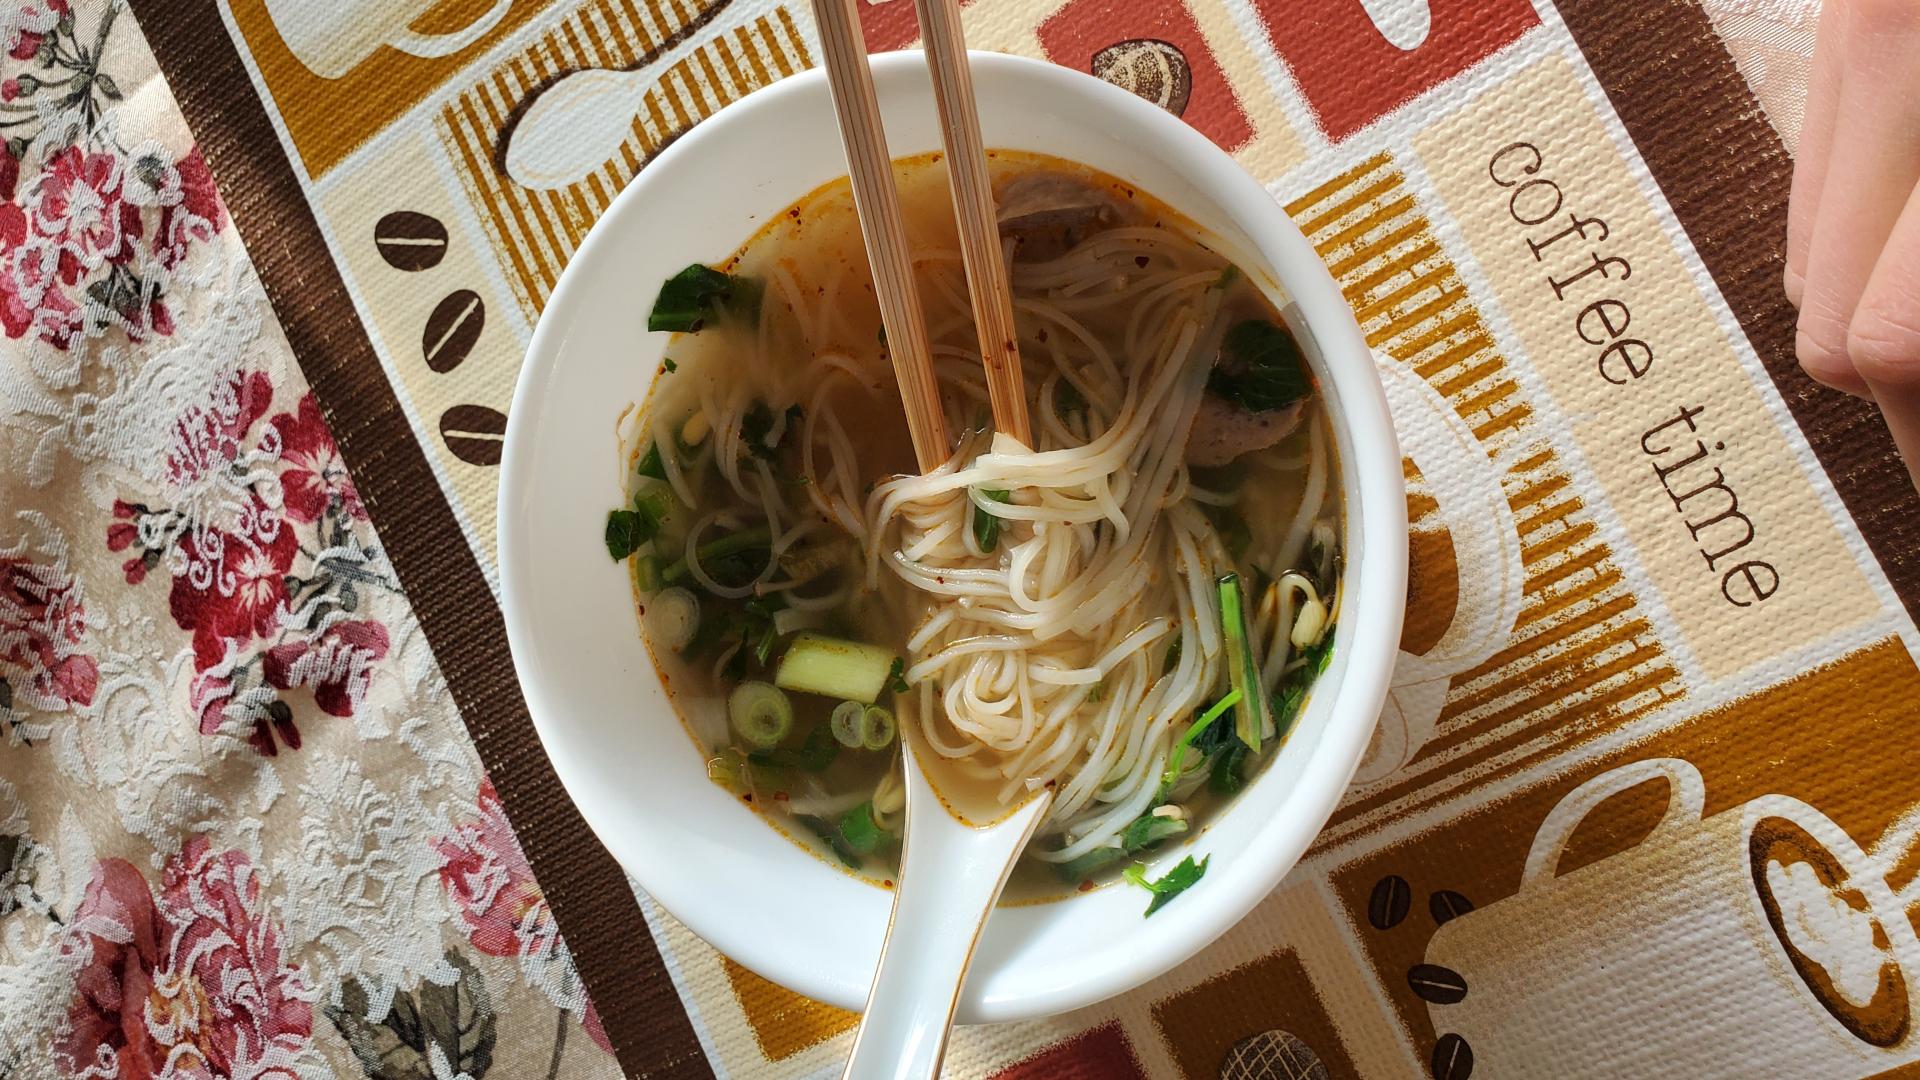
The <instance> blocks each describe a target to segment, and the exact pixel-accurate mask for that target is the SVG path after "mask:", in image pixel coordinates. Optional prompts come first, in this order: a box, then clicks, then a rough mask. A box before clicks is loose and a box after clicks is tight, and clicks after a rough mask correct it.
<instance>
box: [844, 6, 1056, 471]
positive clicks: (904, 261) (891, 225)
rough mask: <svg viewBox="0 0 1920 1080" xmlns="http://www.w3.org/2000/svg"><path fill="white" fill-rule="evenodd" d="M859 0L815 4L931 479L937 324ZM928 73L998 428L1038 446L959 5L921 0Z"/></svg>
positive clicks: (937, 444) (897, 371)
mask: <svg viewBox="0 0 1920 1080" xmlns="http://www.w3.org/2000/svg"><path fill="white" fill-rule="evenodd" d="M858 2H859V0H813V13H814V18H815V19H816V21H818V23H819V24H820V42H821V47H822V49H823V51H824V52H825V53H826V62H827V63H826V66H827V82H828V84H829V85H830V86H831V87H832V89H833V105H834V111H835V113H836V114H837V115H838V117H839V120H840V135H841V138H842V139H843V140H844V141H845V143H846V148H847V173H848V175H849V176H850V177H851V178H852V184H853V205H854V209H855V211H856V212H857V213H858V214H859V216H860V231H861V233H862V235H863V236H864V238H865V240H866V246H867V260H868V261H869V262H870V263H872V264H873V287H874V292H875V294H877V295H878V297H879V300H880V321H881V325H883V326H885V327H886V331H887V346H888V348H889V349H890V350H891V352H892V356H893V369H894V375H895V377H896V378H897V379H898V380H899V383H900V400H901V403H902V404H903V405H904V406H905V407H906V411H907V429H908V431H909V432H910V433H911V434H912V436H913V450H914V455H915V456H916V457H917V458H918V459H919V462H920V471H922V472H927V471H929V470H931V469H933V468H934V467H935V466H937V465H939V464H940V463H941V462H943V461H945V460H946V459H947V456H948V454H949V453H951V450H952V447H951V443H950V442H949V441H948V436H947V424H946V416H945V412H944V410H942V408H941V406H940V388H939V385H938V384H937V382H936V381H935V378H934V373H933V353H932V350H931V349H930V348H929V346H928V343H927V323H926V316H925V312H924V310H923V309H922V308H921V305H920V294H919V291H918V289H917V288H915V286H914V282H913V258H912V254H911V253H910V252H909V251H908V250H907V230H906V225H905V223H904V222H903V221H902V220H901V216H900V192H899V190H898V188H896V187H895V185H894V180H893V159H892V157H891V156H890V155H889V154H888V153H887V136H886V132H885V131H883V130H882V128H881V123H880V103H879V100H878V99H877V97H876V96H875V94H874V89H873V72H872V70H871V69H870V68H869V67H868V66H867V52H866V48H865V46H864V45H863V43H862V42H861V38H860V16H859V12H858V11H857V9H856V7H855V5H856V4H857V3H858ZM914 10H915V12H916V14H917V15H918V16H919V20H920V36H921V38H922V43H923V47H924V49H925V51H926V56H927V65H928V67H929V68H930V69H931V70H932V72H933V89H934V100H935V102H936V103H937V104H938V105H939V109H940V133H941V139H942V141H943V142H944V143H945V146H946V154H947V173H948V176H949V177H950V178H951V180H952V184H953V202H954V208H955V214H956V216H957V217H958V219H959V225H960V254H961V257H962V260H963V261H964V264H965V266H966V274H967V292H968V295H969V296H970V297H971V298H972V301H973V318H974V322H975V324H976V325H977V326H978V327H979V331H980V356H981V359H982V361H983V362H984V363H985V365H986V369H987V392H988V397H989V398H990V399H991V401H992V403H993V421H994V428H995V429H996V430H997V431H1000V432H1002V433H1004V434H1007V435H1011V436H1013V437H1014V438H1016V439H1018V440H1020V442H1021V443H1022V444H1025V445H1028V446H1031V445H1032V443H1033V437H1032V431H1031V429H1030V426H1029V422H1028V418H1027V395H1026V389H1025V387H1024V385H1023V384H1022V382H1021V378H1020V352H1019V349H1018V347H1017V343H1016V340H1015V334H1014V328H1013V293H1012V289H1011V288H1010V286H1009V285H1008V283H1007V268H1006V264H1005V263H1004V262H1002V261H1001V248H1000V230H999V223H998V220H997V218H996V215H995V212H994V205H993V185H992V182H991V180H990V179H989V177H988V175H987V155H986V150H985V148H984V146H983V145H982V143H981V140H980V116H979V113H978V112H977V111H975V108H974V101H973V74H972V71H971V69H969V67H968V66H967V46H966V41H965V40H964V39H963V37H962V35H961V31H960V5H959V0H914Z"/></svg>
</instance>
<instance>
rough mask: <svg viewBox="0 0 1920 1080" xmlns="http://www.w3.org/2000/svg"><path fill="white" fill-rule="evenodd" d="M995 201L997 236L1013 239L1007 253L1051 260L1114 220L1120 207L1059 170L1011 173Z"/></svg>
mask: <svg viewBox="0 0 1920 1080" xmlns="http://www.w3.org/2000/svg"><path fill="white" fill-rule="evenodd" d="M997 201H998V202H999V206H1000V235H1001V236H1003V237H1012V238H1013V240H1014V255H1013V257H1014V258H1015V259H1019V260H1021V261H1024V262H1045V261H1047V260H1049V259H1057V258H1059V257H1060V256H1062V255H1065V254H1066V253H1067V252H1069V251H1071V250H1073V246H1074V245H1075V244H1078V243H1079V242H1080V241H1081V240H1084V239H1086V237H1087V236H1088V235H1089V234H1091V233H1094V232H1098V231H1099V230H1101V229H1104V228H1106V227H1108V226H1110V225H1112V224H1114V223H1115V222H1117V221H1118V220H1119V219H1120V206H1119V204H1118V203H1117V202H1116V201H1115V200H1114V199H1113V197H1112V196H1110V195H1108V194H1107V193H1106V192H1104V191H1101V190H1099V189H1098V188H1095V187H1092V186H1090V185H1088V184H1085V183H1082V182H1081V181H1079V180H1077V179H1075V178H1073V177H1070V176H1062V175H1060V174H1059V173H1051V172H1032V173H1026V174H1024V175H1022V176H1018V177H1015V178H1014V179H1012V180H1010V181H1008V182H1007V185H1006V186H1005V187H1004V188H1002V189H1001V190H1000V193H999V195H998V197H997Z"/></svg>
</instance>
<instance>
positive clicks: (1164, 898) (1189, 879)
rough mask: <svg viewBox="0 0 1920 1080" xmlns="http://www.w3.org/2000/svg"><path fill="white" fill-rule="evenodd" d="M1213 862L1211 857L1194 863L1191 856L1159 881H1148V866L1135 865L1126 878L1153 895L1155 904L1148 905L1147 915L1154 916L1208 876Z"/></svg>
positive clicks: (1181, 861)
mask: <svg viewBox="0 0 1920 1080" xmlns="http://www.w3.org/2000/svg"><path fill="white" fill-rule="evenodd" d="M1211 861H1213V856H1211V855H1209V856H1207V857H1206V858H1204V859H1201V860H1200V861H1199V862H1194V861H1193V856H1191V855H1189V856H1187V857H1186V858H1184V859H1181V860H1180V865H1178V866H1176V867H1174V868H1173V869H1171V870H1169V871H1167V876H1165V877H1163V878H1161V879H1160V880H1158V881H1148V880H1147V867H1146V864H1144V863H1134V864H1133V865H1132V866H1129V867H1127V870H1126V878H1127V880H1128V881H1131V882H1133V883H1134V884H1135V885H1138V886H1140V887H1141V888H1143V889H1145V890H1147V891H1148V892H1150V893H1152V894H1153V902H1152V903H1150V904H1148V905H1147V914H1148V915H1152V914H1153V913H1154V912H1156V911H1159V910H1160V909H1161V908H1163V907H1165V906H1167V903H1168V901H1170V900H1172V899H1173V898H1174V897H1176V896H1179V895H1180V894H1181V893H1183V892H1186V891H1187V890H1188V889H1191V888H1193V886H1194V884H1195V883H1196V882H1198V881H1199V880H1200V879H1201V878H1202V877H1203V876H1205V875H1206V872H1207V863H1209V862H1211Z"/></svg>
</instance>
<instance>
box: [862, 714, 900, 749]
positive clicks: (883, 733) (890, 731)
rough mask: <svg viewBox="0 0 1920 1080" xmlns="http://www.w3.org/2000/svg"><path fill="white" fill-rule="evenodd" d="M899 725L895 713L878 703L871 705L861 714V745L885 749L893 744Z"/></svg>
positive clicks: (868, 747)
mask: <svg viewBox="0 0 1920 1080" xmlns="http://www.w3.org/2000/svg"><path fill="white" fill-rule="evenodd" d="M897 730H899V725H898V724H897V723H896V722H895V721H894V719H893V714H892V713H890V712H888V711H887V710H885V709H883V708H881V707H880V706H878V705H869V706H867V707H866V709H865V710H864V711H863V712H862V713H861V714H860V745H862V746H864V747H866V748H867V749H869V750H885V749H886V748H887V747H889V746H892V745H893V736H894V733H895V732H896V731H897Z"/></svg>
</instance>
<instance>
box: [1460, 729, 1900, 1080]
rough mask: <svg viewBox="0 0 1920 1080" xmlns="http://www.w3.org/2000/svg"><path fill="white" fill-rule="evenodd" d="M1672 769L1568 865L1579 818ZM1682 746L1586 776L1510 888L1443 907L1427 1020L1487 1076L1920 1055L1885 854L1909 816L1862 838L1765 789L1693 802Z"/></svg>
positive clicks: (1726, 1070) (1550, 819)
mask: <svg viewBox="0 0 1920 1080" xmlns="http://www.w3.org/2000/svg"><path fill="white" fill-rule="evenodd" d="M1656 778H1660V779H1664V780H1665V781H1666V784H1667V807H1666V812H1665V814H1664V815H1663V817H1662V819H1661V821H1660V823H1659V824H1658V825H1657V826H1656V827H1655V828H1654V829H1653V831H1652V832H1651V833H1650V834H1649V835H1648V836H1647V837H1646V838H1645V839H1643V840H1641V841H1640V842H1639V843H1638V844H1636V845H1635V846H1633V847H1631V848H1628V849H1627V850H1625V851H1622V852H1619V853H1617V854H1614V855H1611V856H1608V857H1607V858H1604V859H1601V860H1600V861H1598V862H1595V863H1592V864H1589V865H1587V866H1582V867H1580V868H1578V869H1575V870H1572V871H1571V872H1567V873H1562V872H1561V870H1560V861H1561V857H1562V855H1563V854H1564V852H1565V850H1566V847H1567V842H1568V841H1569V840H1570V839H1571V838H1572V836H1573V833H1574V831H1575V829H1576V828H1577V827H1578V826H1579V825H1580V823H1581V822H1582V821H1584V820H1586V818H1587V816H1588V815H1589V814H1590V813H1591V812H1592V811H1593V810H1594V809H1595V808H1596V807H1598V806H1599V805H1600V804H1601V803H1602V802H1605V801H1606V800H1607V799H1608V798H1609V797H1610V796H1612V795H1615V794H1617V793H1619V792H1622V791H1625V790H1627V789H1628V788H1631V787H1633V786H1635V785H1637V784H1640V783H1642V782H1644V781H1648V780H1653V779H1656ZM1704 802H1705V787H1704V784H1703V783H1702V781H1701V778H1700V774H1699V772H1698V771H1697V770H1695V769H1694V767H1693V766H1692V765H1690V764H1688V763H1687V762H1685V761H1682V760H1679V759H1677V758H1654V759H1649V760H1644V761H1636V762H1633V763H1631V764H1628V765H1624V766H1621V767H1620V768H1617V769H1614V770H1612V771H1610V772H1607V773H1603V774H1601V775H1599V776H1596V777H1594V778H1592V779H1590V780H1588V781H1587V782H1586V783H1584V784H1582V785H1580V786H1579V787H1578V788H1575V789H1574V790H1573V791H1572V792H1570V793H1569V794H1568V795H1567V796H1566V797H1565V798H1564V799H1562V800H1561V801H1560V803H1559V805H1557V806H1555V807H1554V809H1553V810H1552V811H1551V812H1550V813H1548V814H1547V816H1546V819H1545V820H1544V821H1543V822H1542V824H1541V826H1540V830H1539V832H1538V834H1537V835H1536V836H1535V838H1534V843H1533V847H1532V850H1531V851H1530V852H1529V853H1528V855H1527V861H1526V866H1525V869H1524V870H1523V872H1522V874H1521V880H1520V887H1519V889H1518V891H1517V892H1516V893H1515V894H1514V895H1513V896H1510V897H1507V898H1505V899H1503V900H1499V901H1497V902H1495V903H1492V904H1488V905H1486V906H1485V907H1482V908H1479V909H1477V910H1475V911H1472V912H1469V913H1468V914H1466V915H1463V916H1461V917H1459V918H1457V919H1453V920H1451V921H1449V922H1448V923H1446V924H1445V925H1444V926H1442V927H1441V928H1440V929H1439V931H1438V932H1437V933H1435V935H1434V937H1433V940H1432V941H1431V942H1429V943H1428V946H1427V953H1426V958H1427V961H1428V962H1429V963H1430V964H1432V965H1436V966H1438V967H1441V968H1445V969H1447V970H1448V971H1449V972H1452V973H1455V974H1457V976H1458V977H1459V980H1460V981H1461V982H1462V983H1463V984H1464V987H1465V989H1464V992H1463V993H1462V994H1460V995H1459V996H1458V997H1452V996H1451V995H1449V998H1450V1000H1449V1001H1447V1002H1446V1003H1444V1004H1443V1003H1439V1002H1430V1003H1429V1005H1428V1015H1429V1016H1430V1017H1431V1019H1432V1021H1433V1025H1434V1029H1435V1031H1436V1033H1437V1034H1441V1035H1456V1036H1458V1037H1460V1038H1462V1039H1464V1040H1465V1042H1466V1044H1467V1045H1469V1046H1471V1048H1472V1052H1473V1056H1474V1059H1475V1060H1476V1061H1477V1062H1479V1063H1480V1064H1481V1065H1482V1066H1483V1067H1484V1068H1485V1069H1486V1070H1487V1072H1488V1074H1489V1075H1497V1076H1554V1075H1576V1074H1579V1075H1609V1076H1633V1075H1662V1076H1724V1075H1738V1074H1742V1073H1743V1071H1744V1070H1745V1069H1746V1068H1747V1067H1749V1066H1752V1065H1754V1064H1756V1063H1764V1071H1765V1072H1766V1074H1767V1075H1774V1076H1793V1077H1824V1076H1834V1077H1854V1076H1862V1075H1866V1074H1868V1073H1871V1072H1876V1071H1880V1070H1884V1069H1887V1068H1891V1067H1893V1066H1895V1065H1899V1064H1901V1063H1904V1062H1908V1061H1912V1060H1916V1059H1920V1046H1917V1045H1916V1044H1917V1043H1920V1040H1917V1039H1916V1038H1915V1036H1914V1033H1913V1028H1914V1005H1915V999H1916V996H1917V995H1920V986H1917V985H1916V983H1915V979H1916V977H1917V976H1920V941H1916V939H1915V935H1914V930H1913V926H1912V923H1911V922H1909V920H1908V917H1907V913H1906V911H1905V910H1904V909H1903V901H1905V900H1907V899H1909V898H1906V897H1902V896H1899V895H1896V893H1895V892H1894V890H1893V889H1892V888H1890V887H1889V885H1888V883H1887V873H1888V870H1889V869H1890V867H1891V866H1892V864H1893V861H1894V860H1895V859H1896V858H1898V857H1899V856H1900V855H1901V854H1902V852H1903V850H1904V848H1905V847H1907V846H1909V845H1911V844H1912V842H1913V840H1914V837H1915V835H1916V833H1920V825H1917V824H1916V822H1920V817H1910V819H1909V820H1908V821H1907V822H1905V823H1903V824H1902V825H1900V826H1896V827H1895V828H1894V829H1890V830H1889V831H1888V834H1887V836H1886V838H1884V839H1883V840H1882V841H1881V843H1880V844H1879V845H1878V846H1877V847H1876V849H1875V851H1874V853H1872V854H1869V853H1868V852H1865V851H1863V850H1861V848H1860V846H1859V845H1858V844H1857V843H1856V842H1855V841H1854V840H1853V838H1852V837H1851V836H1849V835H1848V834H1847V832H1846V830H1845V829H1843V828H1841V827H1840V826H1839V825H1838V824H1836V823H1835V822H1833V821H1832V820H1831V819H1830V818H1828V817H1827V816H1826V815H1825V814H1823V813H1821V812H1820V811H1819V810H1818V809H1816V808H1815V807H1813V806H1810V805H1808V804H1807V803H1804V802H1802V801H1800V800H1798V799H1794V798H1789V797H1787V796H1784V795H1764V796H1761V797H1760V798H1757V799H1754V800H1752V801H1751V802H1748V803H1745V804H1744V805H1741V806H1737V807H1734V808H1732V809H1729V810H1726V811H1723V812H1721V813H1719V814H1715V815H1714V816H1712V817H1706V818H1703V817H1702V814H1701V810H1702V806H1703V804H1704Z"/></svg>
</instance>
